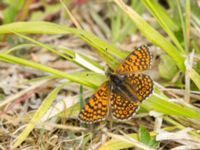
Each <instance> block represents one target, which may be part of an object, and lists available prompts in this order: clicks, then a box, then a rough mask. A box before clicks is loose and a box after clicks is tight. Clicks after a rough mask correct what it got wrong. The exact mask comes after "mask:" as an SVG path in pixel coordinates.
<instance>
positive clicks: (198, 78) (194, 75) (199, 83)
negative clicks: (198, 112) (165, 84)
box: [190, 69, 200, 90]
mask: <svg viewBox="0 0 200 150" xmlns="http://www.w3.org/2000/svg"><path fill="white" fill-rule="evenodd" d="M190 77H191V79H192V81H193V82H194V83H195V84H196V86H197V87H198V88H199V90H200V75H199V74H198V73H197V72H196V71H195V70H194V69H191V70H190Z"/></svg>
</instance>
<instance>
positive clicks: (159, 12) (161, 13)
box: [142, 0, 184, 52]
mask: <svg viewBox="0 0 200 150" xmlns="http://www.w3.org/2000/svg"><path fill="white" fill-rule="evenodd" d="M142 2H143V3H144V4H145V6H146V7H147V8H148V9H149V11H150V12H151V13H152V15H153V16H154V17H155V19H156V20H157V21H158V23H159V24H160V26H161V27H162V29H163V30H165V32H166V33H167V34H168V35H169V37H170V38H171V40H172V41H173V42H174V44H175V45H176V46H177V47H178V50H180V51H181V52H184V50H183V48H182V46H181V44H180V42H179V41H178V39H177V38H176V36H175V35H174V33H173V32H172V30H171V28H170V27H169V25H168V24H167V22H172V19H171V18H170V17H169V15H167V13H166V11H165V10H164V9H161V8H160V7H161V6H159V4H158V3H156V2H155V1H154V0H143V1H142ZM169 20H171V21H169Z"/></svg>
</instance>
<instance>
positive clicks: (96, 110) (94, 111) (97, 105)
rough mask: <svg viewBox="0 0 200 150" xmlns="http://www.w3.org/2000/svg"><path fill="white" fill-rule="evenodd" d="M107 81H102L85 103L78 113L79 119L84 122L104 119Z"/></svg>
mask: <svg viewBox="0 0 200 150" xmlns="http://www.w3.org/2000/svg"><path fill="white" fill-rule="evenodd" d="M108 97H109V87H108V82H105V83H103V84H102V85H101V86H100V88H99V89H98V90H97V91H96V92H95V93H94V95H93V96H92V97H91V98H90V99H89V101H88V102H87V103H86V104H85V106H84V108H83V109H82V110H81V112H80V114H79V119H80V120H81V121H83V122H86V123H94V122H97V121H101V120H104V119H105V118H106V116H107V113H108V100H109V98H108Z"/></svg>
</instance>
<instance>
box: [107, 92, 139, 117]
mask: <svg viewBox="0 0 200 150" xmlns="http://www.w3.org/2000/svg"><path fill="white" fill-rule="evenodd" d="M110 105H111V110H112V116H113V117H114V118H115V119H118V120H127V119H129V118H131V117H132V116H133V114H134V112H135V111H136V109H137V106H138V102H133V101H131V100H128V98H127V97H126V95H124V94H123V93H122V92H121V91H119V90H118V89H117V88H116V89H114V90H113V91H112V92H111V96H110Z"/></svg>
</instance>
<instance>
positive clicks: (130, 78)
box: [123, 73, 154, 101]
mask: <svg viewBox="0 0 200 150" xmlns="http://www.w3.org/2000/svg"><path fill="white" fill-rule="evenodd" d="M123 81H124V84H125V85H127V86H129V87H130V88H129V89H131V92H132V93H133V94H134V95H135V96H136V97H137V100H139V101H142V100H145V99H146V98H147V97H149V96H150V95H151V94H152V92H153V89H154V87H153V85H154V84H153V80H152V79H151V77H150V76H149V75H146V74H142V73H131V74H126V75H124V76H123Z"/></svg>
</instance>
